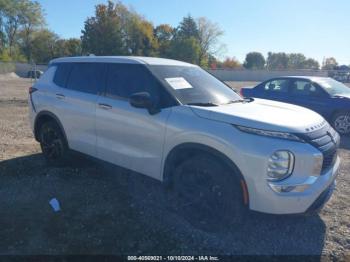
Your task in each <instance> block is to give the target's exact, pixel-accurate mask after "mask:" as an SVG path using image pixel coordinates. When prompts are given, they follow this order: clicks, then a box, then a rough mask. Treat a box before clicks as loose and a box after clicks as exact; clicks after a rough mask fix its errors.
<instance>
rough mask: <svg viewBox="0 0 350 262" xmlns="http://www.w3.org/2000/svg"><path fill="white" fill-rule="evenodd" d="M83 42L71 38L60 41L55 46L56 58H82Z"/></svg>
mask: <svg viewBox="0 0 350 262" xmlns="http://www.w3.org/2000/svg"><path fill="white" fill-rule="evenodd" d="M80 55H81V41H80V39H76V38H70V39H68V40H66V39H58V40H57V41H56V42H55V44H54V57H63V56H65V57H67V56H80Z"/></svg>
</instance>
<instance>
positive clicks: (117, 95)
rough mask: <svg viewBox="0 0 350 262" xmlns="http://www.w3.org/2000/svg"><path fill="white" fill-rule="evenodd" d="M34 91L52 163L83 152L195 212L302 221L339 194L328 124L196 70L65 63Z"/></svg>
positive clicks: (129, 62)
mask: <svg viewBox="0 0 350 262" xmlns="http://www.w3.org/2000/svg"><path fill="white" fill-rule="evenodd" d="M29 93H30V96H29V101H30V103H29V104H30V106H31V108H30V115H31V124H32V128H33V132H34V135H35V138H36V140H37V141H39V142H40V144H41V148H42V151H43V153H44V155H45V157H46V159H47V160H48V161H49V162H50V163H55V164H57V163H62V161H63V160H65V158H67V156H68V152H69V150H73V151H79V152H81V153H84V154H87V155H90V156H92V157H94V158H97V159H100V160H103V161H107V162H110V163H113V164H115V165H118V166H121V167H124V168H127V169H131V170H133V171H136V172H139V173H142V174H144V175H147V176H150V177H152V178H155V179H157V180H160V181H162V182H164V184H165V185H166V186H167V188H168V189H169V191H171V192H173V193H174V194H175V195H176V196H177V199H178V201H179V203H182V205H179V207H183V208H184V207H187V208H189V207H190V210H192V211H193V212H197V211H198V212H199V211H207V212H208V214H209V213H212V215H214V216H215V215H218V214H219V213H220V214H222V215H221V216H222V217H224V216H227V217H228V218H229V219H234V217H235V216H237V214H238V212H242V210H245V209H251V210H256V211H260V212H265V213H272V214H291V213H305V212H307V211H310V210H315V209H318V208H320V207H321V206H322V205H323V203H324V202H326V201H327V200H328V198H329V197H330V195H331V193H332V189H333V187H334V183H335V182H334V181H335V178H336V175H337V170H338V167H339V162H340V160H339V157H338V156H337V148H338V145H339V140H340V137H339V135H338V134H337V133H336V132H335V131H334V130H333V129H332V128H331V127H330V126H329V124H328V123H327V122H326V121H325V120H324V119H323V118H322V117H321V116H320V115H318V114H317V113H315V112H312V111H310V110H308V109H305V108H302V107H298V106H294V105H290V104H285V103H280V102H275V101H269V100H262V99H243V98H242V97H240V96H239V95H238V94H237V93H236V92H234V91H233V90H232V89H231V88H229V87H228V86H226V85H225V84H224V83H222V82H221V81H219V80H217V79H216V78H215V77H213V76H211V75H210V74H208V73H207V72H206V71H204V70H202V69H201V68H200V67H198V66H195V65H191V64H187V63H183V62H179V61H174V60H168V59H158V58H146V57H94V56H90V57H76V58H60V59H55V60H53V61H51V63H50V65H49V68H48V70H47V71H46V72H45V74H44V75H43V76H42V77H41V78H40V80H39V81H38V82H37V83H36V84H35V85H34V86H33V87H32V88H31V89H30V91H29Z"/></svg>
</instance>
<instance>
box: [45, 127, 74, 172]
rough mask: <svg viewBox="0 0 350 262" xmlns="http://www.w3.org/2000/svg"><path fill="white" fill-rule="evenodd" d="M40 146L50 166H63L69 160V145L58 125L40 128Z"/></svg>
mask: <svg viewBox="0 0 350 262" xmlns="http://www.w3.org/2000/svg"><path fill="white" fill-rule="evenodd" d="M40 146H41V150H42V152H43V154H44V157H45V159H46V161H47V162H48V164H50V165H53V166H61V165H63V164H65V163H66V162H67V159H68V154H69V152H68V151H69V150H68V145H67V141H66V139H65V137H64V135H63V134H62V131H61V129H60V127H59V126H58V124H56V123H55V122H54V121H49V122H46V123H44V124H43V125H42V126H41V128H40Z"/></svg>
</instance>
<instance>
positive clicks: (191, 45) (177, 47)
mask: <svg viewBox="0 0 350 262" xmlns="http://www.w3.org/2000/svg"><path fill="white" fill-rule="evenodd" d="M200 49H201V47H200V45H199V43H198V39H196V38H194V37H190V38H185V39H182V38H176V39H174V40H173V41H172V42H171V46H170V58H173V59H178V60H181V61H185V62H188V63H192V64H196V63H198V60H199V55H200Z"/></svg>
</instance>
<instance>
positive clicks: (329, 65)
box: [322, 57, 338, 70]
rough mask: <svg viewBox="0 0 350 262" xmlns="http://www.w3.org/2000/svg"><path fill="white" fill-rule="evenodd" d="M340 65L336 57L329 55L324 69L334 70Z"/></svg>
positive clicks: (323, 66) (324, 62) (324, 63)
mask: <svg viewBox="0 0 350 262" xmlns="http://www.w3.org/2000/svg"><path fill="white" fill-rule="evenodd" d="M336 66H338V62H337V60H336V59H335V58H334V57H328V58H326V59H325V60H324V61H323V65H322V69H323V70H334V68H335V67H336Z"/></svg>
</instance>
